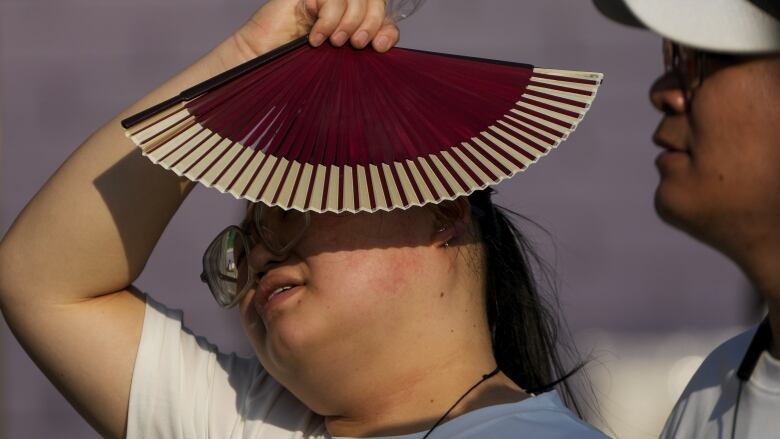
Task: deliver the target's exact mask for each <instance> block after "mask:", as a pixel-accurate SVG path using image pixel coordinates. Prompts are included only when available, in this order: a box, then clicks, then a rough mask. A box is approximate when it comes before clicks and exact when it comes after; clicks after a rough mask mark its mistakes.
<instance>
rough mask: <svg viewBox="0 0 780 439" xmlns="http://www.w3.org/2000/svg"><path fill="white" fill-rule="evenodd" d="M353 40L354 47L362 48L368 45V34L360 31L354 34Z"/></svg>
mask: <svg viewBox="0 0 780 439" xmlns="http://www.w3.org/2000/svg"><path fill="white" fill-rule="evenodd" d="M353 38H354V39H355V40H354V41H355V43H354V44H355V47H359V48H361V49H362V48H364V47H366V44H368V32H366V31H364V30H362V31H360V32H358V33H356V34H355V36H354V37H353Z"/></svg>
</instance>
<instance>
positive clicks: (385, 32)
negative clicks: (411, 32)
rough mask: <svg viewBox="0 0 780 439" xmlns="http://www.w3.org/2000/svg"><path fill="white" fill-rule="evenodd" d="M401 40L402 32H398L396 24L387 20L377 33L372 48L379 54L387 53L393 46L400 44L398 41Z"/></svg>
mask: <svg viewBox="0 0 780 439" xmlns="http://www.w3.org/2000/svg"><path fill="white" fill-rule="evenodd" d="M400 38H401V32H399V31H398V27H396V25H395V23H393V22H392V21H390V20H385V23H384V24H383V25H382V27H381V28H380V29H379V32H377V34H376V37H375V38H374V41H373V42H372V46H373V47H374V50H376V51H377V52H387V51H388V50H390V49H391V48H392V47H393V46H395V45H396V44H398V40H399V39H400Z"/></svg>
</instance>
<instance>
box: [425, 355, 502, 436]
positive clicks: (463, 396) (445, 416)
mask: <svg viewBox="0 0 780 439" xmlns="http://www.w3.org/2000/svg"><path fill="white" fill-rule="evenodd" d="M497 373H498V367H496V368H495V369H493V372H490V373H489V374H487V375H482V379H481V380H479V381H477V383H476V384H474V385H473V386H471V388H470V389H469V390H466V393H464V394H463V395H461V397H460V398H458V400H457V401H455V404H453V405H452V407H450V409H449V410H447V411H446V412H445V413H444V415H442V417H441V418H439V420H438V421H436V423H435V424H433V427H431V429H430V430H428V432H427V433H425V436H423V438H422V439H426V438H427V437H428V436H430V434H431V432H432V431H433V430H434V429H435V428H436V427H438V426H439V424H441V423H442V422H443V421H444V419H446V418H447V415H449V414H450V412H451V411H452V409H454V408H455V407H456V406H457V405H458V404H459V403H460V402H461V401H463V398H465V397H466V395H468V394H469V393H471V391H472V390H474V389H476V388H477V386H479V385H480V384H482V383H483V382H485V381H486V380H487V379H489V378H491V377H493V376H495V375H496V374H497Z"/></svg>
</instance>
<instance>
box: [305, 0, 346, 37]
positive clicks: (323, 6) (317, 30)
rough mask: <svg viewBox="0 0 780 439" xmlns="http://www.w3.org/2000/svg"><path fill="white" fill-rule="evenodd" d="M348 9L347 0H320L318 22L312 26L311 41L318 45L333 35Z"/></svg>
mask: <svg viewBox="0 0 780 439" xmlns="http://www.w3.org/2000/svg"><path fill="white" fill-rule="evenodd" d="M346 10H347V0H327V2H323V0H319V10H318V11H317V13H318V15H317V22H316V23H314V26H313V27H312V28H311V34H310V36H309V42H310V43H311V45H312V46H314V47H317V46H319V45H320V44H322V43H323V42H325V39H327V38H328V37H330V36H331V35H333V31H334V30H336V27H337V26H338V25H339V23H340V22H341V17H343V16H344V12H346Z"/></svg>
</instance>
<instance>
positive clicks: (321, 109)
mask: <svg viewBox="0 0 780 439" xmlns="http://www.w3.org/2000/svg"><path fill="white" fill-rule="evenodd" d="M601 79H602V75H601V74H599V73H587V72H575V71H563V70H547V69H540V68H534V67H533V66H531V65H527V64H519V63H512V62H504V61H495V60H487V59H478V58H470V57H464V56H457V55H449V54H440V53H433V52H423V51H419V50H412V49H401V48H395V49H392V50H391V51H390V52H388V53H385V54H379V53H377V52H375V51H373V50H355V49H353V48H351V47H342V48H335V47H333V46H330V45H328V44H325V45H322V46H320V47H318V48H313V47H311V46H310V45H308V44H307V39H306V37H303V38H300V39H298V40H296V41H293V42H291V43H289V44H287V45H285V46H282V47H280V48H279V49H276V50H275V51H273V52H271V53H268V54H266V55H264V56H262V57H259V58H257V59H256V60H253V61H250V62H249V63H247V64H244V65H242V66H239V67H237V68H235V69H233V70H231V71H228V72H226V73H223V74H222V75H219V76H217V77H215V78H212V79H211V80H209V81H206V82H204V83H203V84H200V85H198V86H196V87H193V88H191V89H189V90H186V91H184V92H182V93H181V95H179V96H177V97H175V98H172V99H170V100H168V101H166V102H164V103H162V104H160V105H157V106H155V107H153V108H151V109H149V110H146V111H144V112H142V113H139V114H138V115H136V116H133V117H131V118H129V119H127V120H125V121H123V122H122V124H123V126H124V127H125V129H126V130H127V135H128V137H130V139H132V141H133V142H134V143H135V144H136V145H138V146H139V147H140V148H141V150H142V152H143V154H144V155H145V156H147V157H148V158H149V159H151V160H152V161H153V162H154V163H158V164H160V165H162V166H164V167H165V168H167V169H170V170H173V171H174V172H176V173H177V174H178V175H184V176H186V177H187V178H189V179H191V180H193V181H198V182H200V183H202V184H204V185H206V186H209V187H214V188H217V189H218V190H220V191H222V192H229V193H231V194H233V195H234V196H235V197H237V198H243V199H247V200H251V201H253V202H262V203H265V204H267V205H272V206H280V207H282V208H284V209H296V210H300V211H315V212H342V211H349V212H360V211H366V212H374V211H377V210H391V209H396V208H402V209H406V208H409V207H411V206H420V205H424V204H427V203H437V202H440V201H442V200H450V199H454V198H457V197H459V196H462V195H467V194H469V193H471V192H473V191H475V190H478V189H483V188H485V187H487V186H489V185H493V184H496V183H498V182H500V181H501V180H503V179H506V178H509V177H511V176H513V175H514V174H516V173H517V172H519V171H523V170H525V169H526V168H527V167H528V166H529V165H531V164H532V163H534V162H536V161H537V160H538V159H539V158H540V157H542V156H544V155H546V154H547V153H548V152H549V151H550V150H551V149H553V148H555V147H557V146H558V144H559V143H560V142H561V141H563V140H565V139H566V137H567V136H568V134H569V133H570V132H572V131H573V130H574V129H575V128H576V126H577V124H578V122H579V121H580V120H581V119H582V117H583V116H584V114H585V113H586V111H587V110H588V108H589V106H590V103H591V102H592V101H593V99H594V97H595V95H596V91H597V89H598V87H599V85H600V84H601Z"/></svg>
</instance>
